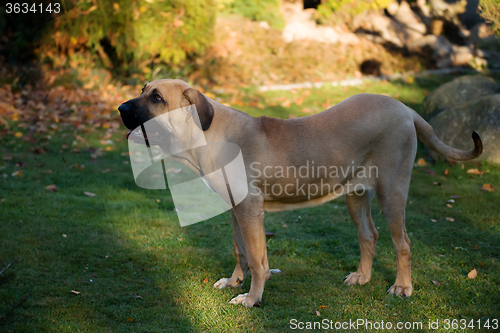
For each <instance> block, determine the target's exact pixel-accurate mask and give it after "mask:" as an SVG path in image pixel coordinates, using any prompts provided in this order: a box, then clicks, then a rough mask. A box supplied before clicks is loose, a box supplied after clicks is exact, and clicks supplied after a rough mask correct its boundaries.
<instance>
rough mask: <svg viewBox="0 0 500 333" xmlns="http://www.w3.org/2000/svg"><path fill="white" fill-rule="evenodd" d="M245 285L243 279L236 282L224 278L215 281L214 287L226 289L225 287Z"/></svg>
mask: <svg viewBox="0 0 500 333" xmlns="http://www.w3.org/2000/svg"><path fill="white" fill-rule="evenodd" d="M242 285H243V281H238V282H236V283H234V282H233V281H232V280H231V279H230V278H222V279H220V280H219V281H217V282H215V283H214V288H217V289H224V288H238V287H241V286H242Z"/></svg>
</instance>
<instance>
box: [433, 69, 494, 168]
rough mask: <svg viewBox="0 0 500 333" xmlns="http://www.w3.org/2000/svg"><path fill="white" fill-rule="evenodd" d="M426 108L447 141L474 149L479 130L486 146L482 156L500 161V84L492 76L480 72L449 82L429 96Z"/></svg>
mask: <svg viewBox="0 0 500 333" xmlns="http://www.w3.org/2000/svg"><path fill="white" fill-rule="evenodd" d="M423 112H424V116H426V118H429V117H430V120H429V124H431V125H432V127H433V128H434V131H435V132H436V134H437V136H438V137H439V138H440V139H441V140H442V141H443V142H444V143H445V144H447V145H449V146H451V147H454V148H457V149H462V150H470V149H472V148H473V143H472V139H471V133H472V131H476V132H477V133H478V134H479V136H480V137H481V139H482V141H483V146H484V150H483V154H482V155H481V157H480V159H486V160H488V161H490V162H494V163H500V87H499V86H498V85H497V84H496V83H495V81H493V80H492V79H489V78H487V77H484V76H480V75H477V76H465V77H461V78H459V79H456V80H454V81H452V82H449V83H447V84H445V85H443V86H441V87H440V88H438V89H437V90H435V91H434V92H432V93H431V94H430V95H429V96H428V97H427V99H426V100H425V101H424V105H423ZM429 152H430V155H431V156H432V157H433V158H437V156H438V154H436V153H434V152H432V151H429Z"/></svg>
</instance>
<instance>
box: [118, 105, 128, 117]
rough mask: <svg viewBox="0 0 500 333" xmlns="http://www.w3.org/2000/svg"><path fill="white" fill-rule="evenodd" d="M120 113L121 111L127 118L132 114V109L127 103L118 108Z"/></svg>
mask: <svg viewBox="0 0 500 333" xmlns="http://www.w3.org/2000/svg"><path fill="white" fill-rule="evenodd" d="M118 111H120V113H121V114H122V115H124V116H125V115H127V114H129V113H130V107H129V105H127V103H123V104H122V105H120V106H119V107H118Z"/></svg>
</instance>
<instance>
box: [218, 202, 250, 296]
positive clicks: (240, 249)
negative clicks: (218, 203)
mask: <svg viewBox="0 0 500 333" xmlns="http://www.w3.org/2000/svg"><path fill="white" fill-rule="evenodd" d="M231 220H232V222H233V235H234V257H235V258H236V267H235V268H234V272H233V275H232V276H231V277H230V278H222V279H220V280H219V281H217V282H216V283H215V284H214V288H217V289H223V288H234V287H240V286H241V285H242V284H243V279H244V278H245V276H246V274H247V272H248V262H247V258H246V253H245V243H244V241H243V236H242V235H241V230H240V226H239V225H238V220H237V219H236V215H234V212H233V210H232V209H231Z"/></svg>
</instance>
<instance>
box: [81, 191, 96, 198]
mask: <svg viewBox="0 0 500 333" xmlns="http://www.w3.org/2000/svg"><path fill="white" fill-rule="evenodd" d="M83 194H85V195H86V196H88V197H95V196H96V194H95V193H92V192H87V191H83Z"/></svg>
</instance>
